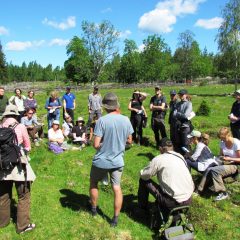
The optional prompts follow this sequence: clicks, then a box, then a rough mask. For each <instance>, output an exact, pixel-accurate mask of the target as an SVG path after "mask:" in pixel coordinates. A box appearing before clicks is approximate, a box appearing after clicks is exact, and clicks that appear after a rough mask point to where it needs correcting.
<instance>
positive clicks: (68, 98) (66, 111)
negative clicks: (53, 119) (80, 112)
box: [62, 87, 76, 123]
mask: <svg viewBox="0 0 240 240" xmlns="http://www.w3.org/2000/svg"><path fill="white" fill-rule="evenodd" d="M75 99H76V97H75V95H74V94H73V93H71V87H66V93H65V94H64V95H63V97H62V102H63V119H64V120H65V121H66V116H68V115H69V116H70V117H71V118H72V123H74V110H75V108H76V100H75Z"/></svg>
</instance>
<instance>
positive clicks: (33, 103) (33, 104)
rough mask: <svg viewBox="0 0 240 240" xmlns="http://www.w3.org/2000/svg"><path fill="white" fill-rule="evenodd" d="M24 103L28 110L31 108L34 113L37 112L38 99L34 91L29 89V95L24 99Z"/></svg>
mask: <svg viewBox="0 0 240 240" xmlns="http://www.w3.org/2000/svg"><path fill="white" fill-rule="evenodd" d="M23 105H24V108H25V110H26V111H27V110H28V109H29V108H31V109H32V110H33V111H34V113H35V112H36V109H37V100H36V99H35V98H34V91H32V90H30V91H28V97H27V98H26V99H25V100H24V102H23Z"/></svg>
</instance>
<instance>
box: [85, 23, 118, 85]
mask: <svg viewBox="0 0 240 240" xmlns="http://www.w3.org/2000/svg"><path fill="white" fill-rule="evenodd" d="M82 30H83V40H84V42H85V46H86V48H87V49H88V51H89V54H90V56H91V60H92V63H93V81H94V82H95V81H97V80H98V78H99V75H100V74H101V71H102V70H103V68H104V65H105V64H106V63H107V62H109V61H110V60H111V59H112V58H113V56H115V54H116V53H117V48H116V45H115V44H116V42H117V40H118V37H119V32H118V31H117V30H116V29H115V28H114V26H113V25H112V23H111V22H109V21H106V20H104V21H103V22H101V23H100V24H96V23H91V22H88V21H83V22H82Z"/></svg>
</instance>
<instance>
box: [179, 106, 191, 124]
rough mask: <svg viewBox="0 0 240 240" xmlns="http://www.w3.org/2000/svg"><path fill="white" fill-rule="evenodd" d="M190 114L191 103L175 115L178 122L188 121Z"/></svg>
mask: <svg viewBox="0 0 240 240" xmlns="http://www.w3.org/2000/svg"><path fill="white" fill-rule="evenodd" d="M191 112H192V103H191V102H187V106H186V109H185V111H184V113H183V112H177V113H176V117H177V119H179V120H188V117H189V116H190V115H191Z"/></svg>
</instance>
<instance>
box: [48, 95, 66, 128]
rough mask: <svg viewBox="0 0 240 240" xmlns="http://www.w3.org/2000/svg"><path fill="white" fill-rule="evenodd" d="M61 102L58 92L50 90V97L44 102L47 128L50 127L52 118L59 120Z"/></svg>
mask: <svg viewBox="0 0 240 240" xmlns="http://www.w3.org/2000/svg"><path fill="white" fill-rule="evenodd" d="M61 107H62V103H61V101H60V98H59V97H58V92H56V91H52V92H51V95H50V97H49V98H48V99H47V101H46V103H45V108H46V109H47V110H48V114H47V120H48V129H50V128H51V127H52V123H53V121H54V120H58V121H59V120H60V108H61Z"/></svg>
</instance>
